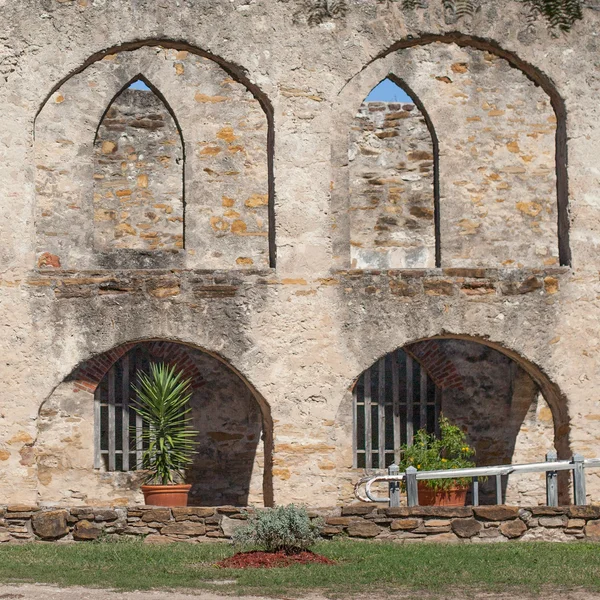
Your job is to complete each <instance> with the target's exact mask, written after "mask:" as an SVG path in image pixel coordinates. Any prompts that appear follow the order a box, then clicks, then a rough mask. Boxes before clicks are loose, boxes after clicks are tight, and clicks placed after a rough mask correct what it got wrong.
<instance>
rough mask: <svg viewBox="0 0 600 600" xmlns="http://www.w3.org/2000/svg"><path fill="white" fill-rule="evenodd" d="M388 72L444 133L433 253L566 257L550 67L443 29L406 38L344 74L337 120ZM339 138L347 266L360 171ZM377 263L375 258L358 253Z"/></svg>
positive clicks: (477, 257) (525, 259)
mask: <svg viewBox="0 0 600 600" xmlns="http://www.w3.org/2000/svg"><path fill="white" fill-rule="evenodd" d="M390 74H392V75H393V77H396V78H397V79H398V81H400V82H402V83H403V84H405V85H403V87H404V88H405V89H410V90H411V92H414V94H416V96H415V95H413V94H411V96H412V97H413V98H415V97H418V98H419V99H420V101H421V102H422V103H423V104H424V105H425V106H426V107H427V114H428V115H429V117H430V121H431V124H432V126H435V132H436V134H437V140H438V143H439V203H438V205H437V208H438V211H439V244H440V245H439V247H438V252H437V258H438V260H437V265H438V266H441V267H467V268H470V267H474V268H479V267H517V268H526V267H550V266H556V265H559V264H560V265H568V264H569V263H570V250H569V239H568V238H569V224H568V185H567V169H566V164H567V162H566V156H567V140H566V110H565V105H564V101H563V100H562V98H561V97H560V95H559V93H558V92H557V90H556V88H555V87H554V85H553V84H552V82H551V81H550V80H549V79H548V77H547V76H545V75H544V74H543V73H542V72H541V71H539V70H538V69H536V68H535V67H534V66H532V65H531V64H529V63H526V62H525V61H522V60H521V59H519V58H518V57H516V56H515V55H513V54H512V53H510V52H508V51H506V50H504V49H502V48H501V47H500V46H498V45H497V44H494V43H491V42H488V41H484V40H480V39H478V38H473V37H469V36H463V35H459V34H447V35H431V36H423V37H420V38H413V39H410V40H402V41H400V42H398V43H396V44H394V45H393V46H391V47H390V48H388V49H386V50H385V51H384V52H382V53H381V54H379V55H378V56H377V57H375V58H374V59H373V60H372V61H370V62H369V63H368V64H367V65H365V67H364V68H363V69H362V70H361V71H360V72H359V73H357V74H356V76H355V77H353V78H352V79H351V80H350V81H349V82H348V83H347V84H346V86H345V87H344V88H343V90H342V91H341V92H340V108H341V110H340V114H341V115H342V117H341V120H340V122H338V123H336V125H335V128H336V129H342V130H343V131H344V132H347V131H349V130H350V129H351V128H352V127H353V126H354V125H353V123H354V111H355V108H354V107H355V102H356V99H357V98H359V97H364V95H365V92H366V91H367V90H369V89H372V88H373V86H374V85H376V84H377V83H378V82H380V81H381V80H382V78H388V79H392V75H390ZM333 138H334V140H335V141H334V149H333V156H334V159H335V161H336V166H337V167H338V168H337V169H336V173H335V176H334V192H333V194H332V208H333V215H334V219H335V225H336V232H338V233H337V234H336V235H339V236H340V237H339V242H337V243H338V244H339V248H336V256H340V257H344V256H346V257H348V258H347V259H346V260H347V261H348V262H347V263H342V265H343V266H346V265H348V266H359V263H358V261H357V262H356V265H353V263H354V258H355V255H356V253H357V251H356V250H355V246H354V243H353V242H354V239H353V237H354V234H353V232H352V228H353V224H352V220H353V219H354V210H353V208H354V207H353V206H352V202H353V201H352V198H351V194H350V188H351V186H352V185H353V182H354V181H355V178H353V176H352V173H351V168H352V167H351V166H350V165H349V164H348V161H347V157H346V156H345V153H346V152H347V148H348V146H347V141H346V140H343V139H342V134H337V133H335V132H334V134H333ZM343 146H345V147H343ZM348 199H349V200H348ZM369 210H373V209H372V207H371V208H370V209H369ZM344 213H346V214H344ZM342 236H347V237H346V240H348V241H347V242H344V241H343V237H342ZM372 237H374V236H373V234H372ZM531 239H535V243H534V244H532V243H531ZM359 242H360V240H359ZM344 244H345V246H344ZM344 253H345V254H344ZM375 258H377V257H375ZM340 260H342V258H341V259H340ZM342 265H341V266H342ZM380 267H381V265H380V264H377V262H376V261H375V260H371V262H370V264H369V261H366V260H365V261H364V265H363V268H380Z"/></svg>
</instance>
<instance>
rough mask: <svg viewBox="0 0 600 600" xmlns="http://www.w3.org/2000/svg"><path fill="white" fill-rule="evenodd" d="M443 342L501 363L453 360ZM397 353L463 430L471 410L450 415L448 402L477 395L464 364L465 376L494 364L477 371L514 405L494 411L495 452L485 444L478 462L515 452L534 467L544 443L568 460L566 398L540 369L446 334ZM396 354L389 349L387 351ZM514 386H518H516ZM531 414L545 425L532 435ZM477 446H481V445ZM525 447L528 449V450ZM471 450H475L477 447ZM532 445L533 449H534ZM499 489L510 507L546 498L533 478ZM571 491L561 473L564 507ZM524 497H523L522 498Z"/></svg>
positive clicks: (508, 352)
mask: <svg viewBox="0 0 600 600" xmlns="http://www.w3.org/2000/svg"><path fill="white" fill-rule="evenodd" d="M447 342H450V343H452V342H456V343H458V344H460V343H463V344H465V343H466V344H467V345H471V346H473V347H475V349H476V348H480V349H487V350H488V351H492V352H493V354H495V355H497V356H498V357H501V359H500V360H498V358H495V359H494V357H493V356H485V352H483V353H482V356H481V357H475V358H474V357H473V353H472V352H471V353H469V352H465V353H464V355H463V356H461V357H459V358H457V356H456V355H455V356H453V355H452V348H451V347H450V348H444V347H443V346H444V344H446V343H447ZM450 345H451V344H450ZM401 349H402V350H403V351H404V352H406V353H407V354H408V355H410V356H412V357H414V359H415V360H416V361H418V362H419V363H420V365H421V366H422V368H424V369H426V371H427V374H428V375H429V376H430V377H431V379H432V380H433V381H434V382H435V384H436V386H439V388H440V389H441V390H442V393H443V401H442V404H441V410H442V412H443V413H446V414H448V413H449V414H450V416H454V417H455V418H456V419H457V422H458V423H459V424H460V425H463V426H464V425H465V423H463V421H464V414H465V412H466V411H468V409H469V407H468V406H466V405H465V406H462V407H459V408H460V410H459V411H458V413H456V410H454V411H453V410H448V408H449V404H448V402H452V401H453V399H454V400H455V399H456V398H465V399H466V398H467V397H469V394H472V393H475V394H476V391H475V392H473V391H472V390H473V388H472V387H470V386H472V377H471V378H470V376H469V373H468V372H465V365H467V367H466V369H467V371H468V369H469V368H470V367H469V362H470V361H472V362H473V363H476V362H477V360H479V359H481V360H482V361H488V360H491V361H492V362H482V363H481V364H482V367H481V368H480V369H479V372H485V371H493V373H492V374H491V375H490V378H491V377H496V378H497V381H500V383H501V384H502V386H504V387H503V389H502V390H500V389H498V391H497V392H496V391H495V390H494V393H493V394H492V396H493V397H494V399H495V400H496V399H499V398H504V396H507V398H508V399H509V402H513V403H514V405H513V404H510V405H507V406H497V407H495V409H497V411H499V413H500V418H498V419H496V421H494V423H497V426H498V432H499V433H497V434H494V431H491V430H488V431H486V432H485V435H484V438H487V439H488V440H489V439H494V440H496V441H497V443H496V444H495V446H494V444H492V446H494V447H492V448H491V449H490V448H485V445H484V451H483V455H482V456H481V457H480V458H481V459H482V460H483V463H482V464H499V463H500V462H506V461H511V462H512V457H513V453H516V454H517V462H538V461H541V460H543V457H544V455H545V453H546V452H548V451H549V450H550V449H551V447H550V446H548V445H543V444H546V443H549V444H551V445H553V446H554V448H555V449H556V451H557V453H558V457H559V460H567V459H570V458H571V456H572V451H571V445H570V419H569V413H568V405H567V399H566V398H565V397H564V395H563V393H562V392H561V390H560V388H559V387H558V385H557V384H556V383H555V382H553V381H552V380H551V379H550V378H549V377H548V375H547V374H546V373H545V372H544V371H543V370H542V369H541V368H540V367H539V366H538V365H536V364H535V363H533V362H532V361H530V360H528V359H526V358H525V357H523V356H521V355H520V354H519V353H518V352H516V351H514V350H512V349H510V348H508V347H506V346H505V345H503V344H501V343H498V342H495V341H492V340H489V339H487V338H484V337H477V336H471V335H460V334H446V333H443V334H440V335H435V336H430V337H424V338H418V339H414V340H410V341H408V342H407V343H406V344H404V345H403V346H401ZM395 350H396V349H392V350H391V352H394V351H395ZM389 354H390V352H385V353H384V354H382V355H380V358H378V359H377V360H376V361H375V362H374V363H373V364H377V362H378V361H380V360H381V359H382V358H384V357H386V356H388V355H389ZM457 361H458V362H457ZM367 368H368V367H367ZM477 368H478V367H477V364H475V367H474V369H475V370H474V373H475V376H477V375H476V374H477V372H478V371H477ZM482 369H483V371H482ZM494 369H495V371H494ZM503 375H504V376H505V377H506V380H504V379H503ZM361 376H362V374H361ZM509 378H510V381H509ZM359 379H360V377H358V378H356V379H355V380H354V382H353V384H352V388H354V387H355V386H356V385H357V382H358V381H359ZM515 381H517V382H518V383H517V384H514V382H515ZM486 384H487V385H489V382H486ZM504 388H506V389H504ZM536 390H537V391H538V392H539V395H540V396H541V398H542V400H541V404H540V403H539V402H540V401H539V400H536ZM486 393H487V394H488V395H489V394H490V390H489V389H488V390H487V391H485V390H484V392H483V393H482V396H485V395H486ZM515 399H516V400H515ZM546 405H547V407H546ZM545 407H546V408H545ZM450 408H452V407H450ZM454 408H456V407H454ZM483 410H484V412H486V410H489V408H488V409H485V407H483ZM531 410H533V413H531ZM536 411H537V412H536ZM540 411H541V412H540ZM544 411H549V412H550V414H549V415H547V414H546V413H545V412H544ZM480 412H481V411H480ZM454 413H456V415H455V414H454ZM461 415H462V416H461ZM532 415H534V417H535V418H537V417H538V416H539V415H542V417H541V418H542V419H543V421H544V423H542V424H541V425H540V424H539V423H538V429H537V431H532V430H533V429H534V428H533V427H532V426H531V423H529V422H527V423H526V422H525V419H526V417H528V418H529V419H531V418H532ZM490 419H492V420H494V415H492V414H491V413H490ZM503 429H505V430H506V431H504V432H503V433H502V431H501V430H503ZM501 434H502V435H501ZM504 434H506V435H504ZM475 437H477V436H475ZM482 439H483V438H482ZM481 443H484V444H485V440H484V441H483V442H481ZM527 444H529V445H530V446H527ZM475 445H476V446H477V443H476V444H475ZM532 445H536V446H535V447H533V446H532ZM498 448H500V449H501V450H502V451H503V452H504V454H505V455H506V456H504V455H503V458H502V459H498V460H497V459H496V456H495V455H494V452H496V451H497V450H498ZM517 450H518V451H517ZM521 481H523V482H524V485H525V491H523V489H522V486H520V484H519V482H521ZM489 485H490V490H489V492H490V494H491V493H492V491H493V490H492V488H493V486H492V485H491V484H489ZM503 485H504V492H505V494H508V495H509V499H510V500H512V501H513V502H514V501H515V499H516V498H519V500H520V501H523V498H525V500H524V501H525V502H530V503H531V502H533V503H534V504H535V502H537V501H540V500H542V498H543V497H544V496H543V494H544V491H543V485H544V484H543V482H541V481H537V482H536V481H535V479H534V478H533V477H532V476H520V477H519V478H518V480H516V483H513V482H512V480H511V479H509V480H508V481H507V480H505V481H503ZM569 486H570V481H569V477H568V476H567V475H564V474H561V475H560V476H559V495H560V501H561V502H562V503H565V504H569V503H570V500H569ZM523 494H524V496H522V495H523Z"/></svg>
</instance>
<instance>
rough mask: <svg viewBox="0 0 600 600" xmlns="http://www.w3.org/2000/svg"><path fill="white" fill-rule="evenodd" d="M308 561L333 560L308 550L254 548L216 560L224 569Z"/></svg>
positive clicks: (296, 563)
mask: <svg viewBox="0 0 600 600" xmlns="http://www.w3.org/2000/svg"><path fill="white" fill-rule="evenodd" d="M308 563H320V564H322V565H334V564H335V561H333V560H330V559H329V558H327V557H325V556H321V555H320V554H314V552H309V551H304V552H298V554H286V553H285V552H284V551H283V550H280V551H279V552H262V551H260V550H254V551H252V552H238V553H237V554H234V555H233V556H231V557H229V558H226V559H225V560H222V561H220V562H218V563H217V567H222V568H224V569H256V568H262V569H270V568H272V567H289V566H290V565H306V564H308Z"/></svg>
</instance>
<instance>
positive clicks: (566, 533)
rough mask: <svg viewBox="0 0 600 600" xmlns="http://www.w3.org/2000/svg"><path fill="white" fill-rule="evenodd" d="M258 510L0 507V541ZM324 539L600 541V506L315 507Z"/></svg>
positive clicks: (141, 530)
mask: <svg viewBox="0 0 600 600" xmlns="http://www.w3.org/2000/svg"><path fill="white" fill-rule="evenodd" d="M254 510H255V509H253V508H248V509H241V508H236V507H233V506H220V507H187V508H172V509H170V508H159V507H151V506H140V507H128V508H127V507H118V508H100V507H98V508H96V507H88V506H81V507H78V508H70V509H56V508H41V507H39V506H37V505H34V506H29V505H9V506H0V543H11V542H12V543H23V542H33V541H38V540H43V541H46V542H48V541H59V542H73V541H75V542H85V541H91V540H96V539H115V538H122V539H123V538H129V539H143V540H144V541H145V542H146V543H159V544H160V543H169V542H195V543H198V542H214V541H219V540H221V541H225V540H228V539H230V538H231V535H232V534H233V532H234V531H235V530H236V529H237V528H238V527H240V526H242V525H244V521H245V520H246V518H247V514H248V513H252V512H253V511H254ZM309 515H310V516H311V518H313V519H320V523H321V535H322V536H323V538H325V539H335V538H336V537H343V538H346V537H349V538H352V539H355V540H378V541H385V542H405V543H406V542H419V541H421V542H442V543H491V542H508V541H523V542H525V541H542V540H543V541H553V542H570V541H577V540H585V541H600V507H598V506H571V507H559V508H552V507H548V506H535V507H531V508H519V507H517V506H480V507H457V508H443V507H419V506H417V507H414V508H382V507H377V506H376V505H349V506H344V507H342V508H328V509H314V510H312V511H310V512H309Z"/></svg>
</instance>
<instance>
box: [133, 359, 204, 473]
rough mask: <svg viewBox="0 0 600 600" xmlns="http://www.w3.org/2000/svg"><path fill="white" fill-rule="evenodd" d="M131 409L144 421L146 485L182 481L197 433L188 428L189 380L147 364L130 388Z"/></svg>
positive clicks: (156, 365) (168, 368)
mask: <svg viewBox="0 0 600 600" xmlns="http://www.w3.org/2000/svg"><path fill="white" fill-rule="evenodd" d="M133 389H134V390H135V393H136V396H137V398H136V400H135V402H134V404H133V409H134V410H135V411H136V412H137V414H138V415H140V416H141V417H142V419H143V421H144V429H143V432H142V443H143V447H144V452H143V454H142V461H141V463H142V464H141V465H140V466H141V467H142V468H143V469H145V470H147V471H148V474H147V476H146V477H145V482H146V483H152V484H159V485H169V484H172V483H177V482H178V481H182V480H183V479H184V470H185V468H186V467H187V466H189V465H190V464H191V462H192V457H193V455H194V454H196V451H195V447H196V441H195V438H196V435H197V433H198V432H197V431H196V430H194V429H193V428H192V427H190V425H189V423H190V421H191V418H190V417H189V416H187V415H188V414H189V413H190V412H191V410H192V409H191V407H190V406H189V400H190V397H191V392H190V389H191V379H184V378H183V374H182V373H181V372H178V371H176V369H175V367H170V366H168V365H165V364H162V363H159V364H156V363H152V364H150V373H149V374H146V373H140V374H139V376H138V381H137V384H136V385H133Z"/></svg>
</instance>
